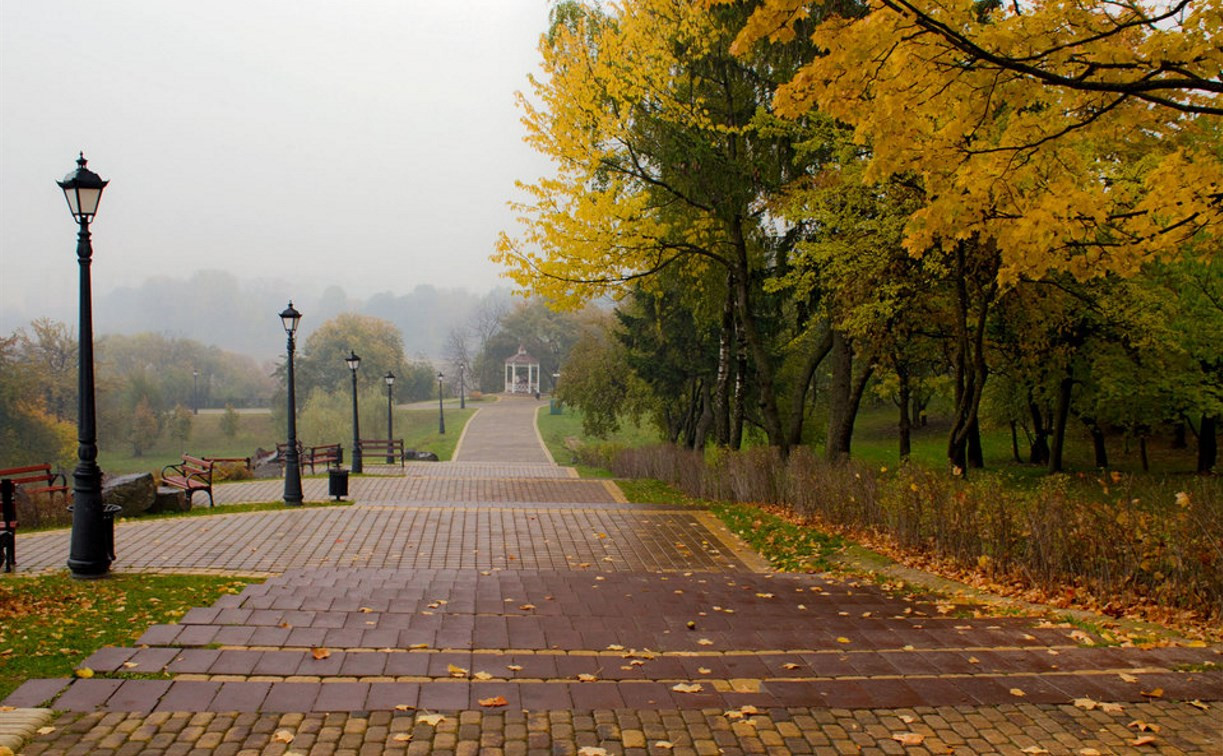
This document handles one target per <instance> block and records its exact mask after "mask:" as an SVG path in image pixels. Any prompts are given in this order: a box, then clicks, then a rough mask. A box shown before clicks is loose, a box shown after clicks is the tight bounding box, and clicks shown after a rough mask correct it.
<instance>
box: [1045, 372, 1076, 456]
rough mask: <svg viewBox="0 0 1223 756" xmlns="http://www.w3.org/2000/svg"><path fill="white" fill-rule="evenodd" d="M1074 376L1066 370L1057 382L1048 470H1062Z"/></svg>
mask: <svg viewBox="0 0 1223 756" xmlns="http://www.w3.org/2000/svg"><path fill="white" fill-rule="evenodd" d="M1073 388H1074V377H1073V376H1072V375H1071V374H1070V372H1069V371H1067V373H1066V376H1065V377H1064V378H1062V380H1061V381H1060V382H1059V383H1058V384H1057V409H1056V410H1054V415H1053V447H1052V448H1051V449H1050V450H1049V472H1054V473H1056V472H1061V471H1062V451H1063V450H1064V448H1065V446H1066V418H1067V417H1069V416H1070V391H1071V389H1073Z"/></svg>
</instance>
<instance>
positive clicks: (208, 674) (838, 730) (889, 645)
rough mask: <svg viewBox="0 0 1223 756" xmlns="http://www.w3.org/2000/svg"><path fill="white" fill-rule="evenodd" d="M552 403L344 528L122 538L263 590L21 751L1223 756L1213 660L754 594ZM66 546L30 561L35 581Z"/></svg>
mask: <svg viewBox="0 0 1223 756" xmlns="http://www.w3.org/2000/svg"><path fill="white" fill-rule="evenodd" d="M537 406H538V405H537V404H536V403H535V402H534V401H532V400H523V399H519V400H507V401H503V402H499V403H497V404H492V405H487V406H484V407H482V408H481V410H480V412H479V413H478V414H477V415H476V417H475V419H473V421H472V424H471V425H470V426H469V427H468V429H467V431H466V435H465V436H464V439H463V442H462V444H461V447H460V450H459V455H458V456H459V461H457V462H453V463H436V464H431V465H411V466H408V467H407V468H405V469H404V470H403V471H402V475H400V474H399V472H400V471H399V470H398V468H386V469H385V470H384V469H378V470H377V472H379V473H386V475H384V476H378V475H372V476H366V477H362V478H354V479H353V481H352V486H351V490H352V494H353V499H354V500H355V502H356V503H355V504H353V505H352V506H348V507H334V508H317V509H312V508H307V509H293V510H289V509H286V510H278V511H272V512H257V513H249V514H230V515H218V516H213V517H208V518H202V519H198V520H158V521H149V522H143V523H141V522H133V523H124V524H122V525H120V526H119V528H118V530H117V533H116V540H117V542H118V549H119V553H120V561H119V562H118V563H117V564H116V567H117V568H121V569H162V570H179V569H190V570H215V571H228V572H243V573H258V574H267V575H270V577H269V579H268V580H266V581H265V582H263V583H260V584H256V585H251V586H249V587H248V588H247V589H246V590H244V591H243V592H242V593H241V594H239V595H236V596H226V597H223V598H221V599H220V600H218V601H217V602H216V603H215V604H213V605H212V606H209V607H198V608H196V609H193V610H191V611H190V612H189V613H188V614H187V615H185V616H184V617H183V618H182V620H181V621H180V622H179V623H177V624H173V625H155V626H153V627H150V628H148V630H147V631H146V632H145V633H144V635H143V637H141V638H140V640H139V642H138V643H137V644H135V645H134V646H133V647H132V648H106V649H102V650H100V651H98V652H97V653H95V654H94V655H93V656H92V657H91V658H89V659H88V660H86V662H85V663H84V666H87V667H89V668H90V669H92V670H94V671H95V673H96V674H95V676H94V677H93V678H91V679H78V680H75V681H70V680H34V681H30V682H28V683H26V684H25V685H24V686H23V687H22V688H20V689H19V690H18V691H16V692H15V693H14V694H13V695H12V696H10V697H9V699H7V701H6V703H7V704H8V705H10V706H17V707H36V706H41V705H45V704H47V703H48V702H50V703H51V705H52V706H54V707H55V709H56V710H58V711H59V712H60V713H59V714H57V715H56V718H55V720H54V722H53V723H52V725H51V726H52V727H54V729H53V730H52V731H49V732H46V733H45V734H42V735H37V736H36V737H35V738H34V739H33V740H32V741H31V742H30V743H28V744H27V745H26V747H25V749H24V752H25V753H29V754H38V753H65V752H71V753H144V752H148V753H252V754H253V753H285V752H289V751H292V752H297V753H319V754H323V753H382V752H392V753H404V752H407V753H429V752H435V753H493V754H496V753H527V754H530V753H539V754H545V753H580V752H581V751H580V750H579V749H582V748H586V749H604V750H605V751H606V752H608V753H686V754H713V753H719V752H723V753H764V752H769V753H855V752H859V751H861V752H877V753H900V752H906V751H907V752H916V753H947V752H955V753H988V752H1001V753H1021V752H1024V749H1028V750H1027V752H1028V753H1040V752H1046V751H1047V752H1051V753H1084V754H1086V753H1091V752H1092V751H1091V750H1090V749H1095V750H1096V751H1097V752H1099V753H1123V752H1128V751H1134V752H1140V750H1141V749H1145V750H1147V751H1149V750H1150V749H1151V748H1152V746H1144V745H1142V744H1141V741H1140V740H1139V737H1140V736H1142V735H1151V734H1154V736H1155V741H1154V747H1156V748H1159V749H1160V750H1161V751H1162V752H1166V753H1180V752H1185V753H1221V752H1223V732H1221V731H1220V724H1219V722H1220V717H1219V712H1220V710H1223V672H1220V671H1219V669H1218V667H1217V666H1213V665H1215V663H1216V662H1217V661H1218V660H1219V659H1220V656H1219V653H1218V651H1219V650H1218V649H1213V648H1192V647H1176V646H1173V647H1166V648H1151V649H1146V650H1144V649H1138V648H1118V647H1105V646H1097V645H1095V643H1096V642H1097V641H1098V639H1097V638H1095V637H1094V636H1092V635H1091V634H1089V633H1086V632H1083V631H1082V630H1080V629H1078V628H1075V627H1072V626H1069V625H1060V624H1052V623H1048V622H1042V621H1039V620H1035V619H1030V618H1023V617H997V616H989V615H988V614H980V613H978V612H976V610H975V609H974V608H972V607H964V606H956V605H953V604H950V603H942V602H939V601H934V600H927V599H923V598H922V597H918V596H912V595H907V594H894V593H891V592H889V591H887V590H884V589H883V588H881V587H879V586H877V585H875V584H873V583H870V582H867V581H860V580H854V579H848V578H836V577H831V576H815V575H780V574H770V573H767V572H765V571H763V570H760V569H758V567H759V565H760V560H759V558H758V557H756V556H755V555H754V554H751V553H749V552H747V551H745V550H744V549H743V548H742V545H741V544H740V543H739V542H738V541H737V540H736V539H735V538H734V537H733V536H731V535H730V534H729V533H728V532H726V531H725V529H724V528H722V527H721V526H720V524H718V523H717V521H716V520H714V519H713V518H712V517H710V516H709V515H708V513H705V512H701V511H695V510H686V509H674V508H661V507H644V506H638V505H628V504H626V503H624V500H623V497H622V496H621V495H620V492H619V490H618V489H617V488H616V487H615V486H614V485H610V484H607V483H605V482H602V481H583V480H576V479H574V478H572V477H571V472H570V471H568V470H565V469H563V468H558V467H556V466H554V465H552V464H551V463H550V462H549V461H548V460H547V458H546V455H545V453H544V452H543V451H542V446H541V445H540V444H539V442H538V435H537V433H536V431H535V426H534V415H533V411H534V409H535V407H537ZM476 420H479V423H478V424H477V423H476ZM498 450H500V451H498ZM499 454H500V455H503V456H501V457H500V458H499ZM322 483H323V482H322V481H316V480H308V481H307V482H306V484H307V487H306V495H307V497H308V498H313V497H315V496H319V495H318V494H315V493H312V490H313V488H312V487H318V486H321V485H322ZM278 486H279V482H278V481H271V482H255V483H248V484H235V485H232V486H223V487H220V489H219V494H220V495H219V496H218V500H219V501H221V500H224V501H233V500H258V499H263V500H276V498H277V494H278V490H279V489H278ZM319 498H321V496H319ZM66 549H67V544H66V537H65V535H64V534H63V533H47V534H40V535H35V536H31V537H27V538H24V539H23V541H22V551H21V556H22V563H21V567H22V569H23V570H37V569H49V568H54V567H57V566H58V565H62V564H63V560H64V558H66ZM1076 700H1077V702H1078V705H1077V706H1076V705H1075V702H1076ZM1189 701H1197V703H1196V704H1192V703H1188V702H1189ZM1101 703H1107V704H1108V706H1101V705H1100V704H1101ZM1202 707H1204V708H1202ZM21 713H22V714H23V715H24V712H21ZM438 714H440V715H442V717H444V718H442V719H440V720H435V719H433V718H432V716H431V715H438ZM1134 722H1139V723H1149V724H1152V725H1155V726H1157V727H1159V728H1161V729H1160V730H1159V731H1158V732H1157V733H1152V732H1138V731H1137V729H1138V727H1139V725H1136V724H1131V723H1134ZM2 724H3V722H0V725H2ZM0 730H2V727H0ZM27 730H28V731H31V732H32V728H27ZM906 738H907V739H908V740H909V741H910V742H913V743H916V742H918V741H920V745H916V746H914V745H910V746H905V745H902V742H901V741H902V740H905V739H906ZM1136 743H1137V744H1136ZM1040 749H1046V750H1045V751H1042V750H1040ZM599 752H600V751H598V750H587V751H586V753H599Z"/></svg>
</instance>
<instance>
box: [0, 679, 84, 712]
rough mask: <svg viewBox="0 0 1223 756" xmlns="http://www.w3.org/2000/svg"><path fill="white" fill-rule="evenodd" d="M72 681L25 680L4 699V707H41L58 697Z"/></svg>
mask: <svg viewBox="0 0 1223 756" xmlns="http://www.w3.org/2000/svg"><path fill="white" fill-rule="evenodd" d="M71 682H72V681H71V680H69V679H67V678H38V679H34V680H26V681H25V682H23V683H22V684H21V685H20V686H18V688H17V689H16V690H14V691H13V692H12V693H10V694H8V697H6V698H5V699H4V705H5V706H13V707H16V708H19V709H23V708H34V707H39V706H42V705H43V704H44V703H45V702H47V701H50V700H51V699H52V698H54V697H55V696H57V695H59V693H60V691H62V690H63V689H64V688H66V687H68V685H69V683H71Z"/></svg>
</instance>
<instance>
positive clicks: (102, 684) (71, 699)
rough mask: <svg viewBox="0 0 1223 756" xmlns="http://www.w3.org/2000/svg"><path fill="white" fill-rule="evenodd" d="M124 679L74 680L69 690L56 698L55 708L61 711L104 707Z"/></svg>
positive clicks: (89, 709) (91, 709)
mask: <svg viewBox="0 0 1223 756" xmlns="http://www.w3.org/2000/svg"><path fill="white" fill-rule="evenodd" d="M122 683H123V681H122V680H104V679H99V678H96V677H95V678H93V679H90V680H74V681H73V683H72V685H70V686H69V687H68V690H67V691H65V692H64V694H63V695H61V696H60V697H59V698H57V699H55V708H56V709H59V710H61V711H93V710H95V709H100V708H102V704H104V703H105V702H106V699H108V698H110V697H111V694H113V693H114V692H115V691H116V690H118V689H119V686H120V685H121V684H122Z"/></svg>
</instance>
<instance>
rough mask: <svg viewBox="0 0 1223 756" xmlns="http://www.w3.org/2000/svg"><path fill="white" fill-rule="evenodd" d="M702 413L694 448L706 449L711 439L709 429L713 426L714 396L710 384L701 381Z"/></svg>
mask: <svg viewBox="0 0 1223 756" xmlns="http://www.w3.org/2000/svg"><path fill="white" fill-rule="evenodd" d="M700 393H701V414H700V417H698V418H697V421H696V440H695V441H694V443H693V445H692V448H694V449H698V450H699V449H704V448H705V443H706V442H707V441H708V440H709V429H710V428H711V427H713V397H712V395H711V392H710V390H709V384H708V383H706V382H705V381H701V391H700Z"/></svg>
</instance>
